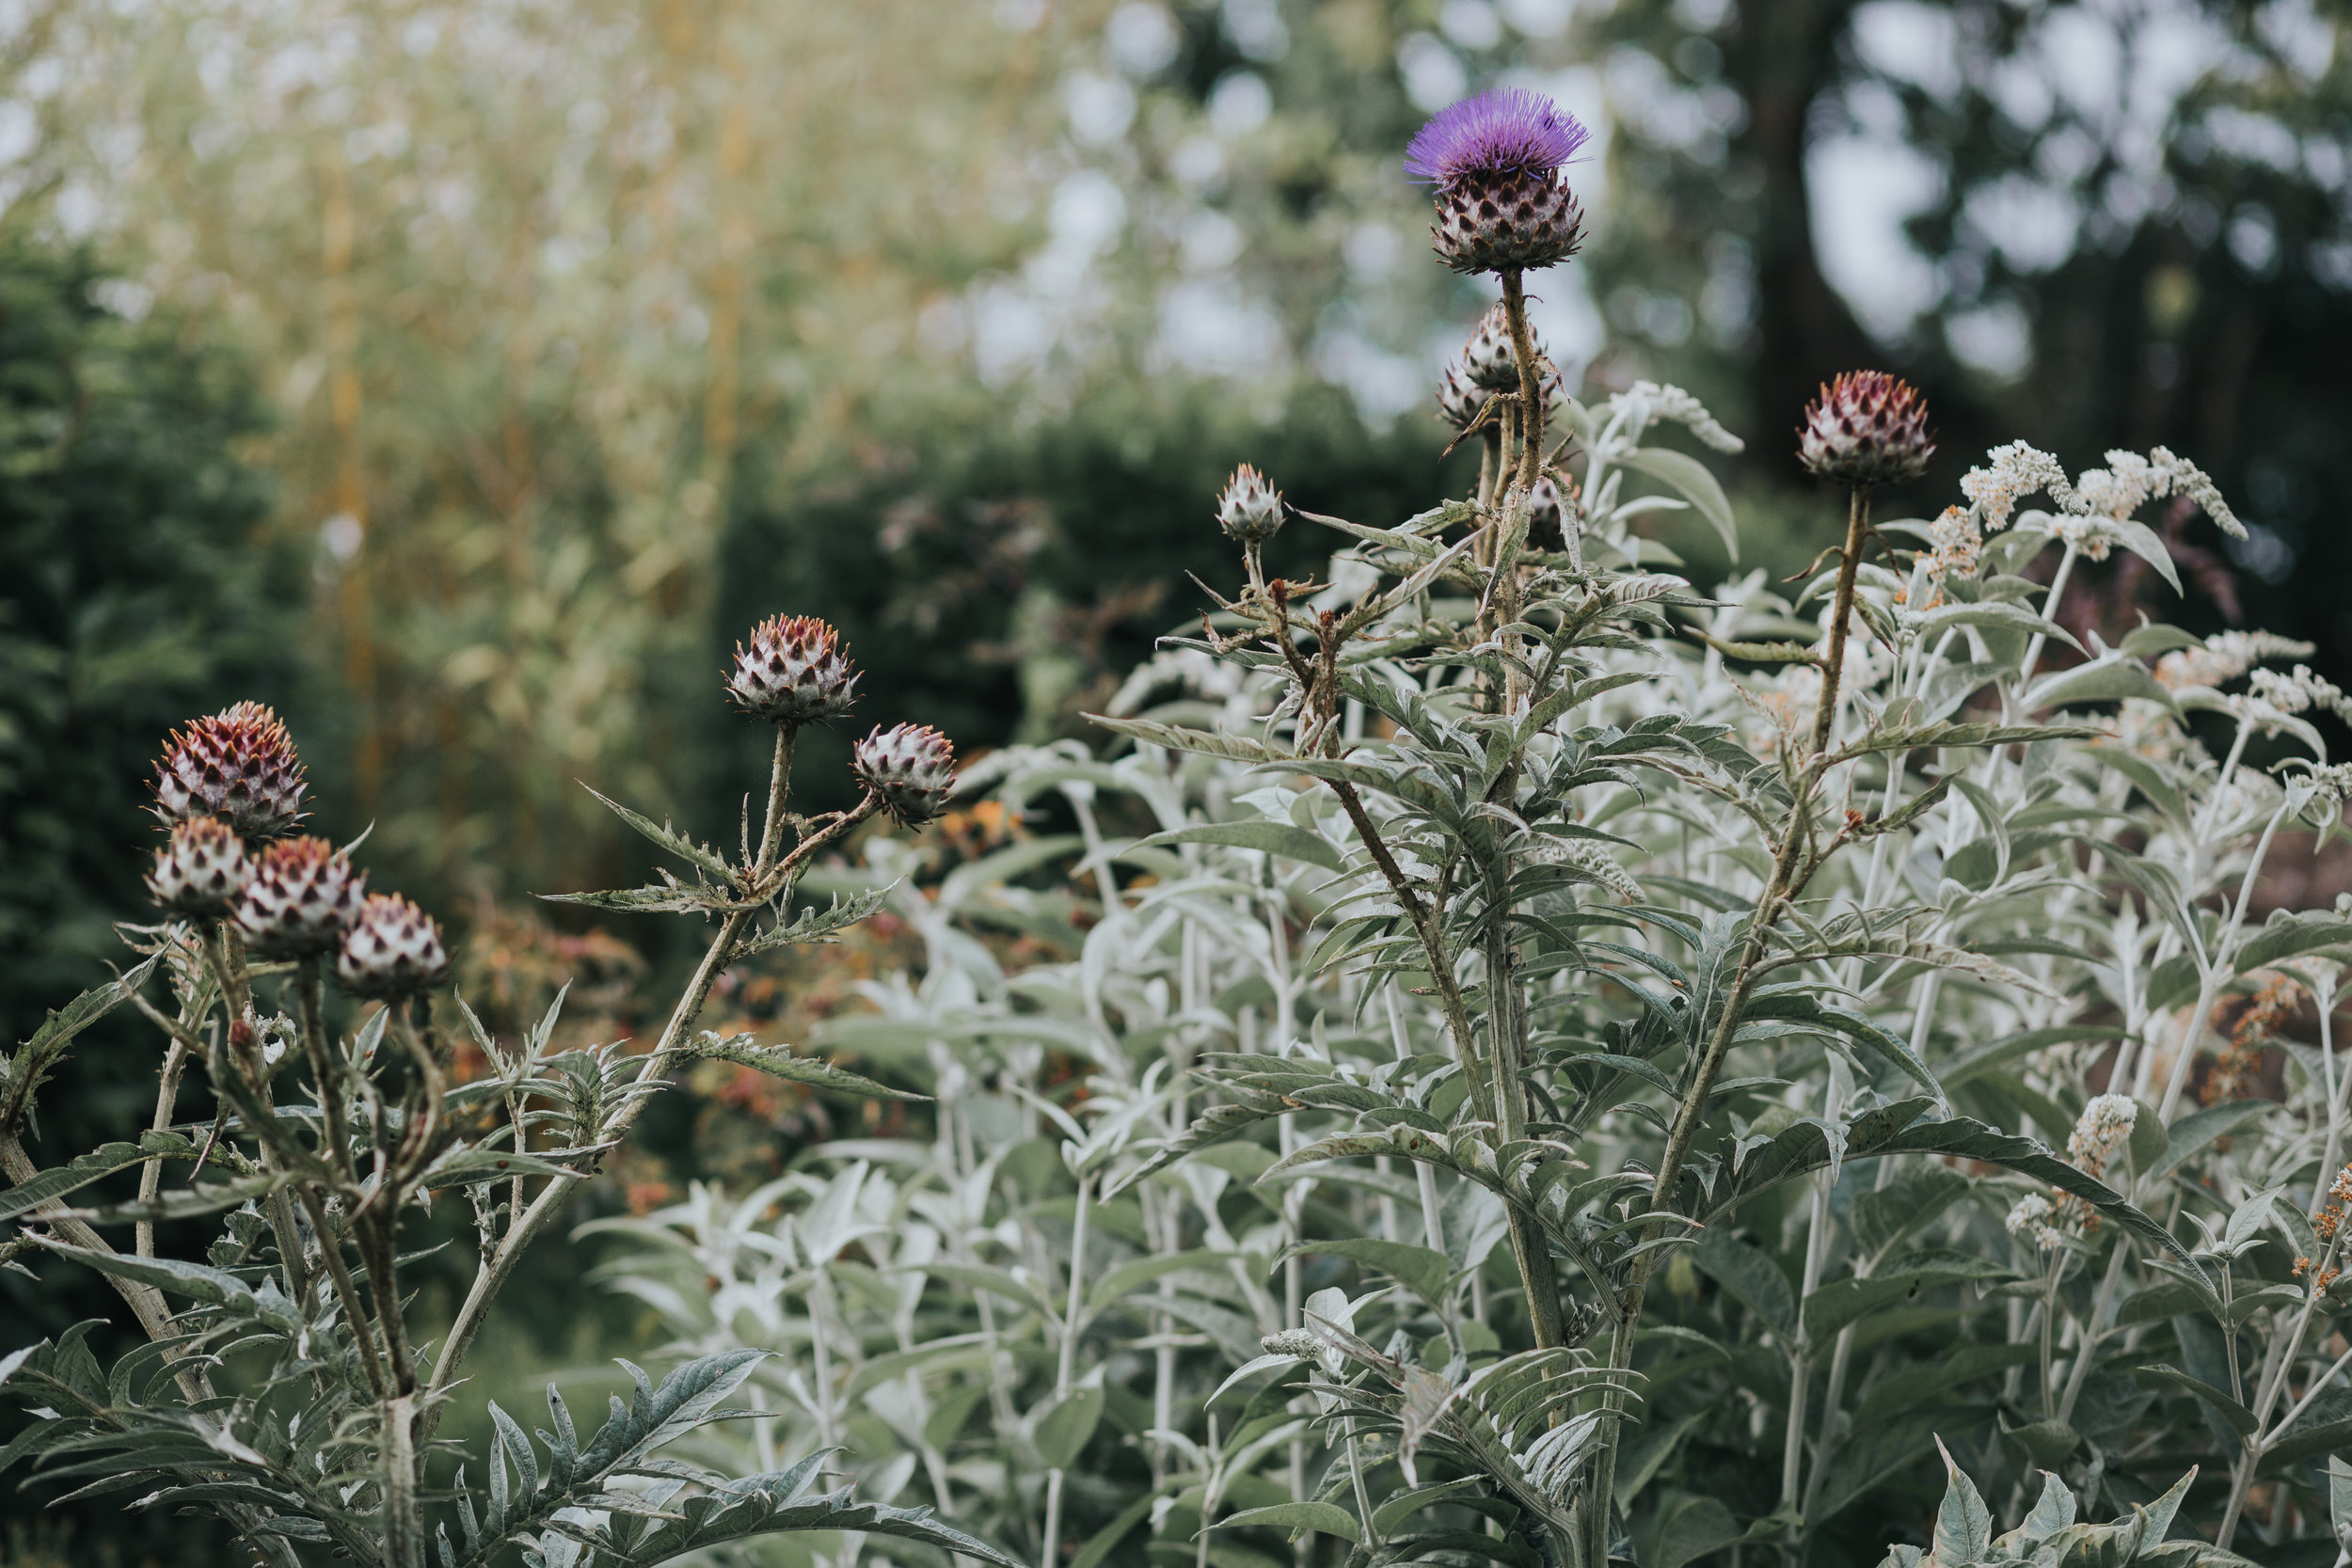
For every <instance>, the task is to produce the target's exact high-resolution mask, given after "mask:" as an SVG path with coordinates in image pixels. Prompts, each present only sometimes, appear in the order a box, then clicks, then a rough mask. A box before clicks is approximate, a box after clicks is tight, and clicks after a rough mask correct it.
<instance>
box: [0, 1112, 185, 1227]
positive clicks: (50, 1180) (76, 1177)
mask: <svg viewBox="0 0 2352 1568" xmlns="http://www.w3.org/2000/svg"><path fill="white" fill-rule="evenodd" d="M196 1154H197V1147H196V1145H195V1144H193V1143H191V1142H189V1141H188V1140H187V1139H186V1138H184V1137H182V1136H181V1135H180V1134H179V1133H177V1132H146V1133H142V1134H141V1135H140V1137H139V1141H138V1142H136V1143H110V1144H102V1145H100V1146H99V1147H98V1148H95V1149H92V1150H91V1151H90V1152H89V1153H87V1154H84V1155H81V1156H80V1157H78V1158H76V1159H74V1160H72V1161H69V1162H68V1163H67V1164H62V1165H57V1166H55V1167H54V1168H52V1169H49V1170H45V1171H40V1172H39V1173H37V1174H35V1175H33V1176H29V1177H27V1178H25V1179H24V1180H23V1181H20V1182H18V1183H17V1184H16V1185H15V1186H13V1187H10V1188H9V1189H8V1191H6V1192H0V1220H11V1219H14V1218H16V1216H17V1215H19V1214H28V1213H30V1212H33V1211H34V1210H36V1209H38V1208H40V1206H41V1205H42V1204H44V1203H47V1202H49V1201H50V1200H51V1199H53V1198H59V1197H63V1196H65V1195H66V1194H68V1193H72V1192H78V1191H80V1190H81V1189H82V1188H84V1187H87V1186H88V1185H89V1184H90V1183H91V1182H93V1181H101V1180H104V1179H105V1178H107V1177H109V1176H112V1175H113V1174H114V1173H115V1172H117V1171H119V1170H128V1169H130V1168H131V1167H132V1166H133V1165H136V1164H143V1163H145V1162H146V1161H148V1160H150V1159H152V1158H156V1157H159V1156H160V1157H164V1158H178V1159H187V1160H193V1159H195V1158H196Z"/></svg>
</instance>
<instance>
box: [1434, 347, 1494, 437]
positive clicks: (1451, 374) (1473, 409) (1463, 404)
mask: <svg viewBox="0 0 2352 1568" xmlns="http://www.w3.org/2000/svg"><path fill="white" fill-rule="evenodd" d="M1485 407H1486V392H1485V391H1484V390H1482V389H1481V388H1480V387H1479V385H1478V383H1477V382H1475V381H1473V380H1471V379H1470V371H1469V370H1468V369H1467V368H1466V367H1465V366H1464V365H1463V363H1462V361H1461V360H1459V359H1453V360H1449V361H1447V363H1446V367H1445V369H1444V370H1443V371H1442V372H1439V373H1438V418H1439V419H1441V420H1444V421H1445V422H1446V423H1447V424H1450V425H1452V426H1453V427H1454V429H1456V430H1468V429H1469V428H1470V421H1472V420H1475V419H1477V418H1478V413H1479V410H1480V409H1482V408H1485Z"/></svg>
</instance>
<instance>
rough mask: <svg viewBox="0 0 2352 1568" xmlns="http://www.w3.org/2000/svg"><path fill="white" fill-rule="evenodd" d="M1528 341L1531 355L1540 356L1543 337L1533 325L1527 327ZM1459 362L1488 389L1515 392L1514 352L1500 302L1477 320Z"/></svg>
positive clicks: (1515, 365)
mask: <svg viewBox="0 0 2352 1568" xmlns="http://www.w3.org/2000/svg"><path fill="white" fill-rule="evenodd" d="M1527 341H1528V345H1529V346H1530V347H1532V348H1533V349H1534V351H1535V357H1536V359H1537V360H1539V361H1540V360H1541V359H1542V358H1543V357H1544V341H1543V339H1541V338H1539V337H1537V336H1536V335H1535V329H1534V327H1533V326H1530V327H1529V328H1528V329H1527ZM1462 363H1463V365H1464V366H1465V367H1466V368H1467V369H1468V370H1469V371H1470V380H1472V381H1473V382H1475V383H1477V384H1478V386H1479V387H1481V388H1484V389H1485V390H1486V391H1489V392H1516V391H1518V389H1519V362H1518V355H1517V354H1516V353H1514V352H1513V350H1512V347H1511V322H1510V318H1509V317H1507V316H1505V315H1504V314H1503V313H1502V306H1500V305H1497V306H1492V307H1490V308H1489V309H1487V311H1486V314H1485V315H1484V316H1481V317H1480V318H1479V320H1478V329H1477V330H1476V331H1474V332H1472V333H1471V334H1470V341H1469V342H1467V343H1464V344H1463V345H1462Z"/></svg>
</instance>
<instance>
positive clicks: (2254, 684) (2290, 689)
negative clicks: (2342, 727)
mask: <svg viewBox="0 0 2352 1568" xmlns="http://www.w3.org/2000/svg"><path fill="white" fill-rule="evenodd" d="M2248 689H2249V693H2250V695H2251V696H2252V697H2253V699H2254V700H2255V701H2256V702H2258V703H2261V704H2264V705H2266V706H2269V707H2271V708H2275V709H2277V710H2278V711H2279V712H2280V713H2284V714H2296V713H2308V712H2310V711H2311V710H2312V708H2315V707H2317V708H2326V709H2327V710H2328V712H2330V713H2332V714H2334V715H2335V716H2336V717H2337V718H2339V719H2344V720H2347V721H2352V698H2347V697H2346V696H2345V695H2344V689H2343V688H2342V687H2340V686H2338V685H2336V684H2335V682H2333V681H2331V680H2328V679H2327V678H2326V677H2325V676H2321V675H2315V674H2313V673H2312V672H2311V669H2310V667H2309V666H2307V665H2301V664H2298V665H2296V667H2295V668H2294V669H2293V670H2292V671H2290V672H2289V673H2286V674H2283V675H2282V674H2280V673H2279V672H2278V671H2276V670H2257V671H2255V672H2254V673H2253V678H2252V679H2251V680H2250V681H2249V683H2248Z"/></svg>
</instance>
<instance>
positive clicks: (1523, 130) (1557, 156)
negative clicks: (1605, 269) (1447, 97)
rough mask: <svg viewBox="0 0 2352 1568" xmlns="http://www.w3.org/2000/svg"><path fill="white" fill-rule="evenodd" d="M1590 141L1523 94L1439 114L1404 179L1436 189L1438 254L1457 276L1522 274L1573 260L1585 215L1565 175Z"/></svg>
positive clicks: (1495, 96)
mask: <svg viewBox="0 0 2352 1568" xmlns="http://www.w3.org/2000/svg"><path fill="white" fill-rule="evenodd" d="M1590 135H1591V133H1590V132H1588V131H1587V130H1585V129H1584V127H1583V126H1582V125H1581V124H1579V123H1578V122H1577V119H1576V117H1575V116H1574V115H1571V114H1568V113H1566V112H1565V110H1563V109H1561V108H1560V107H1559V106H1558V105H1557V104H1555V103H1552V102H1551V100H1550V99H1549V98H1546V97H1544V96H1543V95H1542V94H1540V93H1534V92H1528V91H1525V90H1523V89H1519V88H1499V89H1497V90H1494V91H1491V92H1482V93H1480V94H1478V95H1477V96H1476V97H1474V98H1466V99H1464V100H1462V102H1460V103H1456V104H1454V105H1453V106H1452V107H1450V108H1447V109H1443V110H1441V111H1439V112H1438V115H1437V116H1436V118H1434V119H1431V120H1430V121H1429V123H1428V124H1426V125H1424V126H1422V128H1421V132H1420V134H1419V135H1416V136H1414V137H1413V140H1412V144H1411V146H1409V147H1408V148H1407V149H1406V154H1405V171H1406V173H1407V174H1409V175H1411V176H1413V178H1415V179H1417V180H1422V181H1425V182H1428V183H1429V184H1431V185H1433V186H1435V187H1436V190H1435V193H1434V194H1435V196H1436V198H1437V204H1438V222H1437V225H1436V227H1435V228H1433V229H1432V230H1430V232H1431V234H1432V235H1433V236H1435V238H1436V239H1437V242H1438V255H1439V256H1441V257H1443V258H1444V259H1445V263H1446V265H1447V266H1449V267H1452V268H1453V269H1454V271H1455V272H1494V273H1502V272H1517V271H1520V270H1523V269H1525V268H1529V267H1548V266H1551V265H1552V264H1554V263H1555V262H1559V261H1566V260H1567V259H1568V258H1569V257H1571V256H1573V255H1575V254H1576V249H1577V246H1578V245H1581V243H1582V241H1583V223H1584V214H1583V213H1582V211H1581V209H1580V208H1579V207H1578V206H1577V204H1576V198H1574V197H1573V196H1571V195H1570V194H1569V193H1568V188H1567V186H1566V185H1565V184H1564V183H1562V182H1561V180H1560V166H1561V165H1563V164H1565V163H1566V162H1567V161H1568V160H1569V159H1570V158H1572V157H1574V156H1575V155H1576V150H1577V149H1578V148H1580V147H1582V146H1583V145H1584V143H1585V141H1586V139H1587V138H1588V137H1589V136H1590Z"/></svg>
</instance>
